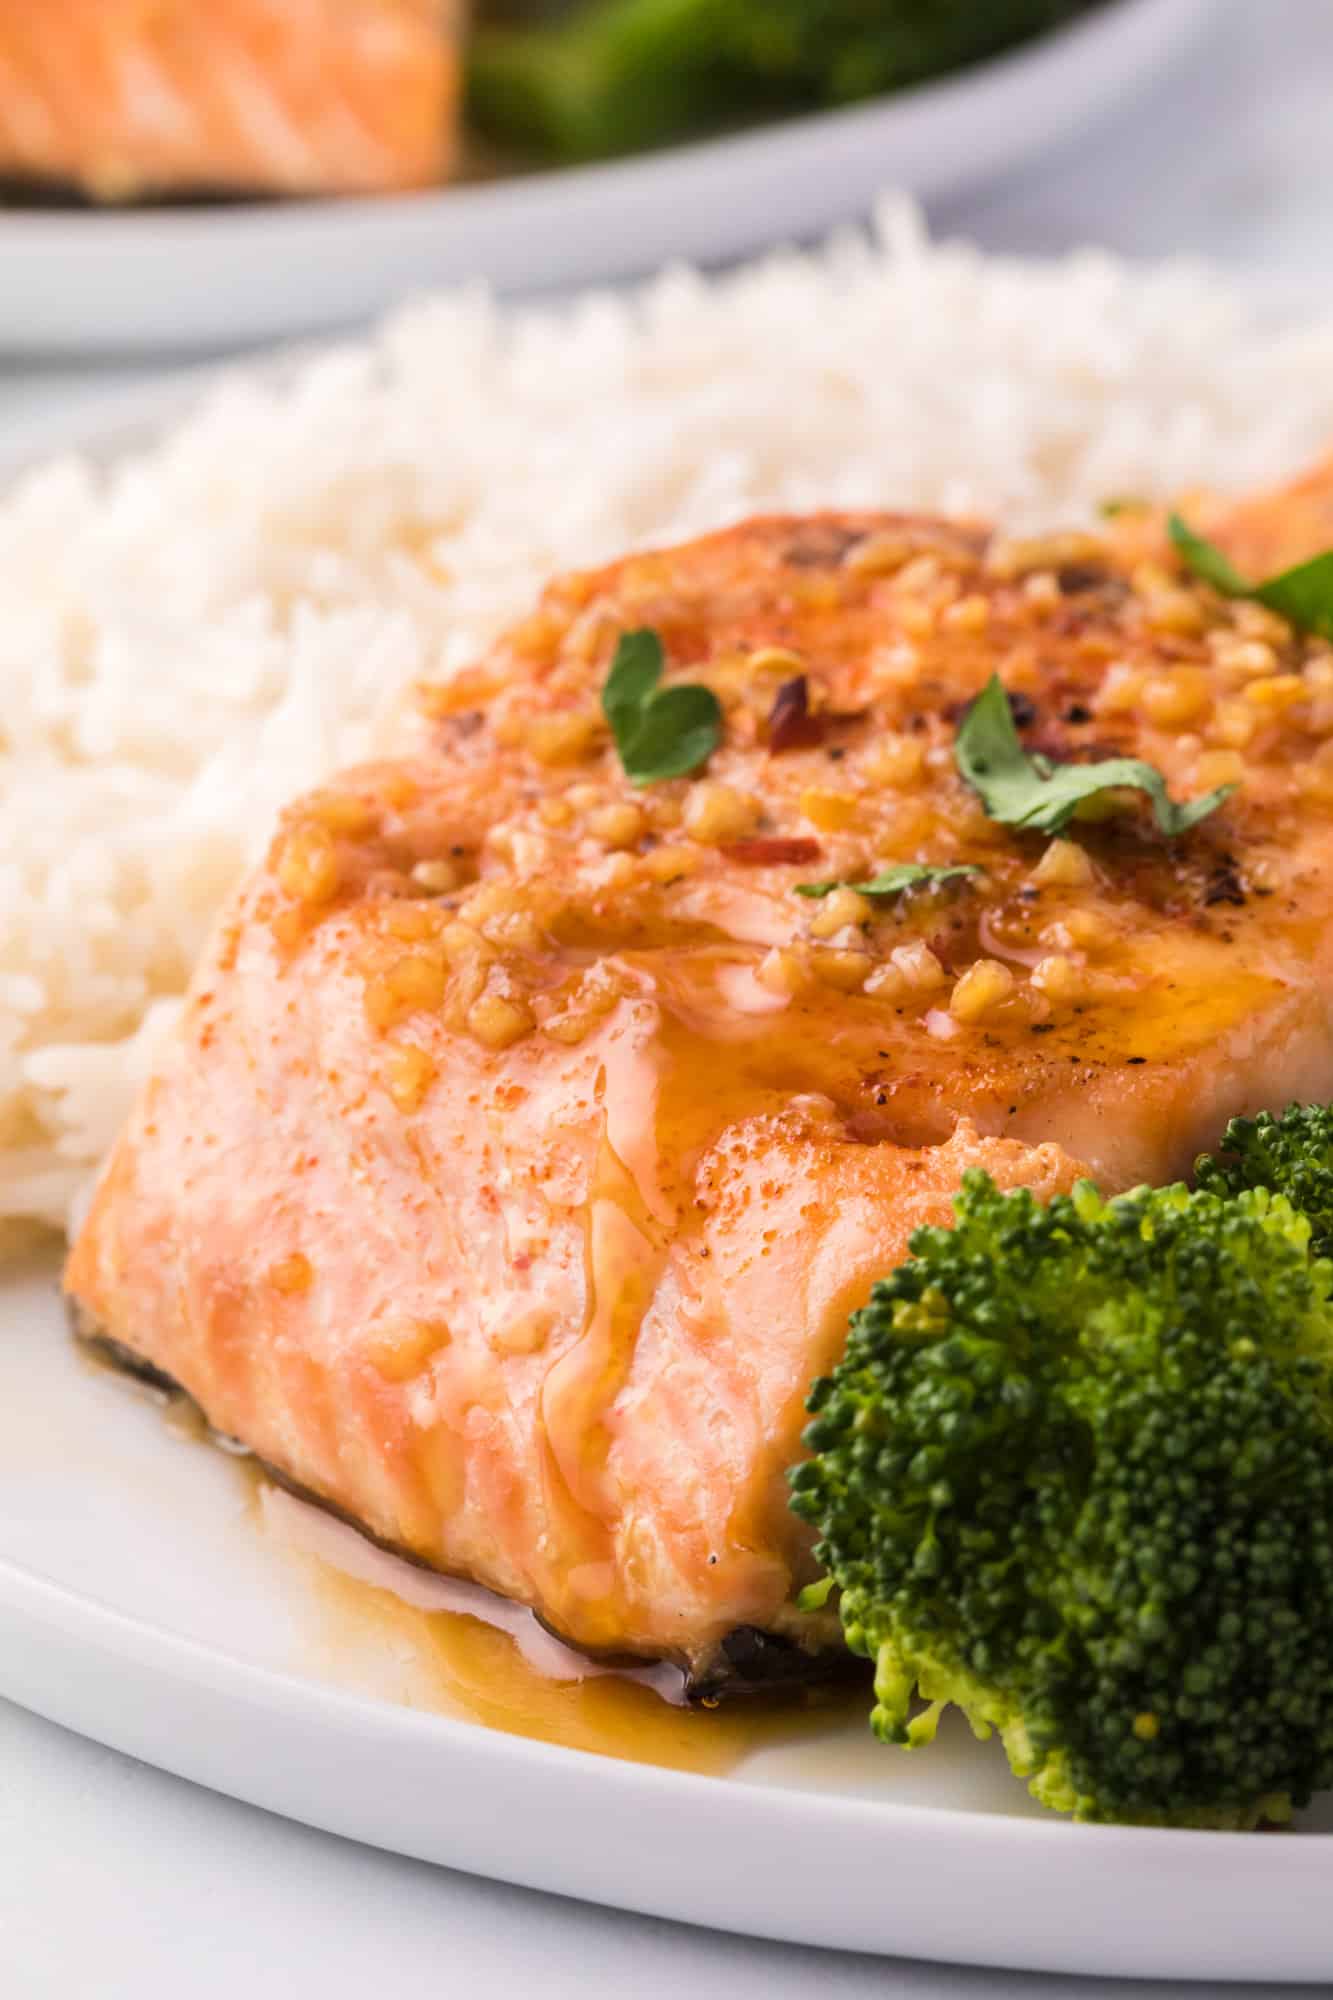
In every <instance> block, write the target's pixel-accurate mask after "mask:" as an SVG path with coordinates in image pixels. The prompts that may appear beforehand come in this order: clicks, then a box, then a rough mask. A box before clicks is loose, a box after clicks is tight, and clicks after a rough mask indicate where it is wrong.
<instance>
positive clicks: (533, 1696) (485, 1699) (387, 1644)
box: [252, 1472, 868, 1775]
mask: <svg viewBox="0 0 1333 2000" xmlns="http://www.w3.org/2000/svg"><path fill="white" fill-rule="evenodd" d="M252 1491H253V1493H254V1495H255V1503H256V1504H255V1513H256V1520H257V1524H258V1526H259V1528H260V1531H261V1532H262V1533H263V1534H264V1535H265V1537H266V1539H267V1540H269V1541H270V1542H271V1543H272V1544H274V1545H275V1546H276V1547H277V1548H278V1549H279V1550H280V1551H281V1552H282V1554H283V1556H284V1557H285V1558H286V1559H288V1560H291V1561H293V1562H295V1563H296V1564H297V1566H298V1567H299V1570H300V1573H301V1577H302V1580H303V1582H304V1584H305V1585H306V1586H307V1587H308V1590H309V1594H310V1609H311V1626H310V1633H309V1638H308V1640H307V1642H306V1643H307V1648H308V1661H307V1664H308V1666H309V1668H310V1669H311V1670H312V1671H314V1672H317V1673H319V1674H320V1676H321V1677H322V1678H328V1679H331V1680H333V1681H335V1682H336V1683H337V1684H338V1685H340V1686H343V1687H347V1688H349V1689H350V1690H351V1691H353V1692H356V1693H360V1694H369V1695H375V1696H378V1697H380V1698H381V1699H385V1700H390V1701H398V1702H403V1703H406V1704H407V1705H409V1706H411V1707H415V1708H423V1709H428V1710H430V1711H432V1712H434V1713H436V1714H439V1715H447V1716H452V1717H455V1718H457V1719H458V1720H460V1721H466V1722H475V1723H480V1724H482V1725H484V1726H485V1727H486V1728H489V1729H499V1730H503V1731H504V1732H505V1733H506V1734H508V1735H512V1736H527V1737H530V1738H534V1739H536V1740H537V1741H539V1742H543V1743H555V1744H559V1745H560V1746H561V1747H562V1748H564V1749H568V1750H585V1751H591V1752H593V1753H594V1754H596V1755H598V1756H604V1757H618V1758H621V1759H623V1760H625V1761H627V1762H630V1763H639V1764H658V1765H663V1766H666V1767H668V1768H670V1769H672V1770H678V1771H692V1772H698V1773H703V1774H707V1775H721V1774H723V1773H724V1772H727V1771H730V1770H732V1769H734V1768H735V1767H736V1766H737V1765H738V1764H739V1763H741V1762H742V1760H743V1759H744V1758H745V1757H747V1756H748V1755H750V1754H751V1753H752V1752H754V1751H756V1750H759V1749H766V1748H771V1747H774V1746H776V1745H779V1744H789V1743H798V1742H807V1741H817V1740H818V1739H819V1738H821V1737H824V1736H827V1735H831V1734H833V1733H835V1732H836V1731H838V1730H839V1729H841V1728H844V1727H845V1726H846V1724H847V1722H848V1720H849V1719H850V1718H851V1717H853V1716H856V1715H864V1712H865V1703H866V1690H865V1688H864V1687H859V1688H855V1689H849V1688H848V1687H846V1686H843V1687H840V1688H825V1689H821V1688H812V1689H804V1690H799V1691H797V1692H796V1693H795V1694H794V1695H793V1694H792V1693H791V1692H788V1693H787V1694H785V1695H784V1696H781V1697H776V1698H748V1699H747V1700H744V1701H740V1702H736V1703H733V1704H729V1705H721V1706H712V1707H696V1708H687V1707H685V1706H684V1705H683V1702H682V1700H681V1698H680V1690H681V1686H682V1680H681V1675H680V1673H679V1671H678V1670H674V1669H672V1668H669V1667H662V1668H658V1669H639V1670H637V1672H636V1671H635V1670H626V1669H617V1668H614V1667H601V1666H598V1665H597V1664H596V1663H594V1662H590V1661H587V1660H580V1659H579V1658H578V1657H577V1656H575V1655H574V1654H572V1653H570V1652H569V1651H568V1649H566V1648H563V1647H560V1646H559V1645H558V1644H557V1643H556V1642H555V1641H553V1640H551V1639H549V1638H548V1637H547V1635H546V1634H545V1633H544V1632H542V1631H541V1629H540V1628H539V1627H538V1626H537V1625H536V1623H535V1621H534V1620H532V1618H531V1614H530V1613H526V1612H522V1611H519V1610H518V1609H517V1608H516V1607H514V1606H512V1605H504V1604H501V1603H500V1602H499V1600H497V1599H495V1598H492V1597H490V1595H489V1593H488V1592H485V1591H482V1590H478V1589H477V1588H476V1587H475V1586H469V1585H459V1584H454V1583H451V1582H449V1581H447V1580H446V1579H443V1578H441V1579H434V1578H431V1577H428V1576H426V1575H425V1574H424V1573H423V1572H421V1571H418V1570H414V1569H412V1568H411V1567H410V1566H409V1565H407V1564H405V1563H403V1562H401V1561H400V1560H397V1559H395V1558H394V1557H392V1556H388V1555H386V1554H384V1552H383V1551H382V1550H378V1549H375V1548H374V1547H373V1546H372V1545H371V1544H370V1543H368V1542H366V1541H365V1540H364V1539H363V1538H362V1537H359V1536H358V1535H357V1534H356V1532H355V1530H354V1529H352V1528H349V1527H347V1526H346V1525H345V1524H343V1523H341V1522H337V1521H333V1520H331V1519H330V1518H329V1517H327V1516H323V1515H319V1514H317V1513H316V1512H315V1510H313V1509H312V1508H310V1507H308V1506H305V1505H303V1504H302V1503H301V1502H299V1501H296V1500H293V1499H292V1498H291V1497H290V1496H289V1495H287V1494H285V1493H282V1492H281V1491H280V1490H279V1489H277V1488H275V1487H273V1486H272V1485H271V1484H269V1483H268V1482H267V1481H265V1479H264V1477H263V1474H262V1473H259V1472H256V1473H255V1474H254V1478H253V1484H252ZM451 1596H453V1597H455V1598H457V1599H458V1600H460V1602H461V1603H463V1604H465V1605H466V1606H467V1608H466V1609H461V1608H456V1609H440V1608H433V1607H434V1605H435V1604H436V1603H437V1602H438V1601H439V1600H445V1601H446V1602H447V1601H448V1600H449V1598H450V1597H451ZM523 1619H527V1620H528V1622H529V1625H530V1628H531V1635H530V1636H531V1640H532V1641H535V1642H536V1643H530V1642H529V1640H528V1639H527V1638H525V1637H524V1635H523V1633H522V1631H521V1628H520V1626H519V1621H520V1620H523ZM867 1671H868V1670H867Z"/></svg>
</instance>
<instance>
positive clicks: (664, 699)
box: [602, 627, 722, 785]
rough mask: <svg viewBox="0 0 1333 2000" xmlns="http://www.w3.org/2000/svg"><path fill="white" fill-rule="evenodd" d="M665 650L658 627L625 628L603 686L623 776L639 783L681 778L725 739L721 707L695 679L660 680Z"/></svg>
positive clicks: (697, 765)
mask: <svg viewBox="0 0 1333 2000" xmlns="http://www.w3.org/2000/svg"><path fill="white" fill-rule="evenodd" d="M664 664H665V656H664V654H663V651H662V641H661V640H660V639H659V638H658V636H657V634H656V632H654V631H652V630H651V629H649V628H648V627H644V628H643V629H642V630H641V631H638V632H622V633H621V635H620V642H619V644H618V645H617V647H616V654H615V658H614V659H613V660H612V662H611V671H610V673H609V674H608V675H607V677H606V685H605V686H604V687H603V689H602V713H603V714H604V715H605V717H606V719H607V721H608V722H609V723H610V725H611V734H612V736H613V737H614V738H615V743H616V752H617V754H618V756H619V758H620V761H621V764H622V765H623V766H624V770H625V776H626V777H627V778H628V779H629V780H630V782H631V783H632V784H635V785H654V784H656V783H657V782H658V781H659V779H662V778H683V777H684V776H685V774H686V772H688V771H694V770H697V769H698V767H699V765H700V764H703V763H706V762H707V760H708V758H709V757H711V756H712V754H713V752H714V750H716V748H717V746H718V744H719V742H720V741H721V739H722V708H721V705H720V703H719V702H718V698H717V696H716V695H715V694H714V693H713V690H712V689H711V688H706V687H703V686H701V685H700V684H699V683H698V682H695V681H686V682H683V683H680V684H679V685H677V686H675V687H668V688H663V687H659V686H658V682H659V681H660V680H661V678H662V668H663V665H664Z"/></svg>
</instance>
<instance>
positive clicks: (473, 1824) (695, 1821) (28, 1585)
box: [0, 1557, 1333, 1983]
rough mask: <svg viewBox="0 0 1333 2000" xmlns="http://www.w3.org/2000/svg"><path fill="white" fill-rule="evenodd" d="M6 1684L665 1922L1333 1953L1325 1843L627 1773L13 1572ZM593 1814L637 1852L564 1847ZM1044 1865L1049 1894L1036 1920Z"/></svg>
mask: <svg viewBox="0 0 1333 2000" xmlns="http://www.w3.org/2000/svg"><path fill="white" fill-rule="evenodd" d="M0 1692H3V1693H4V1694H5V1695H7V1696H8V1697H9V1698H10V1699H12V1700H16V1701H17V1702H19V1703H20V1705H22V1706H24V1707H26V1708H29V1709H31V1710H33V1711H35V1712H36V1713H38V1714H41V1715H44V1716H46V1717H47V1718H48V1719H50V1720H51V1721H54V1722H57V1723H60V1724H62V1725H64V1726H65V1727H67V1728H72V1729H74V1730H75V1731H77V1732H79V1733H80V1734H83V1735H86V1736H89V1737H91V1738H92V1739H93V1740H94V1741H98V1742H101V1743H103V1744H108V1745H110V1746H111V1747H112V1748H114V1749H116V1750H119V1751H121V1752H124V1753H126V1754H129V1755H132V1756H135V1757H139V1758H141V1759H143V1760H145V1761H147V1762H150V1763H152V1764H153V1765H155V1766H156V1767H158V1768H160V1769H164V1770H167V1771H169V1772H172V1773H174V1774H175V1775H177V1776H179V1777H182V1778H186V1779H189V1780H192V1781H193V1782H195V1783H200V1784H203V1785H205V1786H207V1787H208V1788H209V1789H211V1790H214V1791H218V1792H221V1793H223V1794H225V1795H228V1796H230V1797H233V1798H238V1799H241V1800H244V1801H246V1802H247V1803H250V1804H252V1805H256V1806H259V1807H262V1808H264V1809H266V1810H269V1811H276V1812H278V1813H279V1814H281V1815H282V1816H284V1817H286V1818H289V1819H293V1820H295V1821H297V1822H298V1823H302V1824H306V1825H309V1826H313V1827H316V1828H320V1829H322V1830H324V1831H327V1832H331V1833H334V1834H338V1835H341V1836H343V1837H348V1838H353V1839H357V1840H360V1841H362V1842H364V1843H369V1844H371V1845H374V1846H376V1847H379V1848H381V1849H386V1850H388V1851H391V1852H397V1853H401V1854H404V1855H409V1856H413V1857H415V1858H417V1859H421V1860H426V1861H430V1862H434V1863H436V1864H440V1865H445V1866H450V1867H454V1868H461V1869H462V1870H464V1871H465V1872H469V1873H475V1874H479V1875H483V1876H486V1877H489V1878H492V1879H498V1880H503V1881H510V1882H515V1883H518V1884H520V1885H522V1886H524V1887H529V1888H533V1889H538V1890H542V1891H546V1892H548V1893H557V1894H564V1895H572V1896H575V1897H577V1898H579V1899H581V1900H584V1901H588V1902H592V1903H595V1904H601V1905H603V1906H608V1907H614V1908H623V1909H631V1910H637V1911H639V1912H642V1913H645V1914H649V1915H654V1916H658V1917H664V1918H667V1919H670V1920H673V1921H684V1922H693V1923H696V1924H704V1925H706V1926H708V1927H710V1928H716V1929H723V1930H731V1931H740V1932H742V1933H744V1934H748V1935H753V1936H761V1937H770V1938H777V1939H780V1940H785V1941H788V1942H793V1943H804V1944H815V1945H820V1946H826V1947H833V1948H844V1949H852V1950H860V1951H868V1952H872V1953H877V1954H880V1955H886V1956H892V1955H898V1956H912V1957H916V1958H922V1959H927V1960H935V1961H937V1962H938V1961H944V1962H953V1963H964V1964H973V1965H987V1966H995V1967H1010V1968H1023V1969H1028V1970H1039V1971H1046V1972H1066V1973H1083V1974H1098V1973H1100V1974H1105V1973H1108V1972H1109V1973H1118V1974H1122V1975H1130V1976H1139V1977H1162V1976H1168V1977H1170V1976H1174V1977H1193V1978H1207V1977H1214V1976H1220V1977H1225V1978H1230V1979H1239V1978H1260V1977H1262V1978H1266V1979H1276V1980H1280V1981H1282V1982H1284V1983H1285V1982H1288V1981H1298V1980H1309V1979H1319V1978H1321V1977H1325V1976H1326V1975H1327V1973H1328V1969H1329V1965H1330V1962H1333V1939H1330V1940H1325V1938H1324V1937H1323V1936H1322V1935H1319V1934H1317V1932H1318V1929H1319V1925H1318V1912H1319V1909H1320V1905H1321V1891H1323V1890H1325V1889H1326V1884H1327V1868H1328V1855H1329V1850H1330V1844H1331V1843H1333V1836H1330V1835H1327V1834H1317V1833H1316V1834H1311V1835H1305V1836H1301V1837H1299V1838H1296V1839H1293V1838H1290V1837H1288V1838H1287V1839H1285V1840H1283V1841H1281V1842H1278V1843H1274V1842H1272V1841H1266V1842H1256V1841H1254V1840H1244V1839H1237V1838H1235V1837H1234V1836H1230V1835H1227V1834H1220V1833H1213V1832H1199V1831H1187V1830H1178V1829H1168V1828H1139V1827H1117V1826H1106V1827H1103V1826H1079V1825H1071V1824H1069V1823H1068V1822H1065V1821H1063V1820H1060V1819H1057V1818H1056V1817H1054V1816H1051V1817H1050V1818H1049V1819H1035V1818H1034V1819H1027V1818H1017V1817H1013V1816H1010V1815H1008V1814H1006V1813H981V1812H978V1813H972V1812H968V1811H967V1810H965V1809H961V1810H960V1809H958V1808H954V1807H936V1806H923V1805H917V1804H905V1803H897V1802H893V1801H880V1800H870V1799H865V1798H858V1797H853V1796H849V1795H846V1794H821V1793H819V1792H815V1791H807V1790H805V1789H803V1788H800V1787H797V1786H786V1785H782V1784H780V1783H778V1784H769V1783H754V1782H747V1781H746V1780H745V1779H744V1778H743V1777H740V1778H735V1777H733V1778H730V1779H728V1778H727V1777H721V1778H719V1777H716V1776H710V1775H701V1774H696V1773H689V1772H681V1771H674V1770H669V1769H662V1768H660V1767H656V1766H651V1765H641V1764H630V1763H626V1762H624V1761H623V1760H620V1759H617V1758H614V1757H603V1756H600V1755H597V1754H595V1753H592V1752H589V1751H582V1750H575V1749H569V1748H566V1747H564V1746H561V1745H556V1744H549V1743H543V1742H535V1741H530V1740H528V1739H525V1738H521V1737H508V1736H505V1735H504V1734H503V1733H502V1732H498V1731H494V1730H490V1729H487V1728H485V1727H484V1726H481V1725H479V1724H475V1723H470V1722H467V1721H462V1720H455V1719H453V1718H451V1717H447V1716H440V1715H437V1714H432V1713H429V1712H424V1711H421V1710H416V1709H412V1708H409V1707H406V1706H399V1705H397V1704H395V1703H393V1702H390V1701H387V1700H382V1699H380V1698H378V1697H374V1696H370V1697H367V1696H363V1695H359V1694H353V1693H349V1692H348V1691H346V1690H342V1689H338V1688H333V1687H329V1686H327V1685H322V1684H321V1683H319V1682H316V1681H308V1680H306V1679H304V1678H302V1677H301V1676H299V1675H294V1674H290V1673H285V1672H282V1671H279V1670H277V1669H275V1668H272V1667H267V1666H264V1665H261V1664H259V1663H257V1662H254V1661H248V1660H245V1659H242V1658H239V1657H237V1656H236V1655H234V1654H231V1653H229V1652H226V1651H224V1650H223V1649H221V1648H219V1647H216V1646H211V1645H207V1644H204V1643H202V1642H200V1641H198V1640H195V1639H191V1638H189V1637H187V1636H186V1635H184V1634H181V1633H173V1632H171V1631H169V1630H167V1629H166V1628H163V1627H160V1626H158V1625H156V1624H153V1623H151V1622H149V1621H147V1620H143V1619H139V1618H136V1617H133V1616H131V1615H129V1614H127V1613H125V1612H123V1611H119V1610H117V1609H116V1608H114V1607H113V1606H110V1605H107V1604H104V1603H102V1602H100V1601H98V1600H97V1599H95V1598H93V1597H92V1596H91V1595H89V1594H88V1593H86V1592H82V1591H76V1590H72V1589H71V1588H69V1587H68V1586H67V1585H64V1584H61V1583H58V1582H56V1581H55V1580H54V1579H52V1578H49V1577H44V1576H42V1575H41V1574H40V1573H39V1572H36V1571H34V1570H31V1569H28V1568H26V1567H25V1566H24V1565H22V1564H20V1563H17V1562H15V1561H13V1560H12V1559H11V1558H8V1557H5V1558H2V1559H0ZM423 1778H425V1779H426V1780H427V1781H429V1780H430V1779H431V1778H434V1779H436V1780H438V1781H439V1783H438V1785H437V1788H436V1789H435V1790H433V1791H431V1792H430V1797H429V1800H427V1801H426V1803H425V1806H424V1810H423ZM427 1788H428V1787H427ZM479 1805H480V1806H481V1807H482V1808H483V1810H481V1812H480V1813H479ZM593 1823H600V1825H601V1826H602V1827H603V1828H605V1827H606V1826H607V1825H608V1824H609V1825H610V1826H611V1827H613V1828H614V1827H616V1826H622V1825H637V1827H638V1829H639V1834H638V1838H637V1840H635V1841H623V1840H612V1841H610V1842H608V1841H607V1839H606V1836H605V1833H604V1832H603V1834H602V1836H601V1838H600V1841H599V1839H598V1838H597V1837H593V1838H592V1840H591V1842H590V1843H589V1841H588V1839H587V1838H586V1837H579V1835H576V1837H571V1835H570V1829H571V1827H573V1828H575V1829H578V1830H580V1833H581V1830H582V1828H583V1827H584V1826H585V1825H588V1824H593ZM737 1855H742V1856H744V1857H746V1860H745V1865H744V1866H743V1867H742V1869H741V1870H740V1871H738V1872H736V1873H734V1874H730V1875H729V1874H728V1863H729V1864H730V1866H731V1868H732V1869H734V1868H735V1860H736V1856H737ZM1057 1857H1062V1860H1060V1859H1057ZM1302 1857H1304V1858H1302ZM1038 1869H1040V1870H1042V1871H1043V1873H1044V1875H1045V1877H1046V1879H1048V1880H1053V1881H1054V1880H1057V1879H1059V1876H1060V1874H1061V1873H1063V1876H1064V1896H1063V1901H1062V1903H1061V1905H1060V1906H1059V1907H1058V1908H1053V1909H1046V1908H1043V1910H1042V1911H1041V1913H1040V1916H1039V1917H1038V1918H1037V1920H1036V1922H1035V1923H1034V1921H1033V1919H1032V1918H1030V1917H1029V1915H1028V1911H1029V1909H1030V1908H1031V1903H1030V1897H1031V1884H1032V1880H1033V1875H1034V1872H1035V1871H1036V1870H1038ZM796 1881H799V1882H800V1883H801V1885H802V1888H803V1890H808V1891H809V1892H810V1893H809V1898H808V1900H806V1899H805V1898H804V1896H794V1895H793V1894H792V1885H793V1883H794V1882H796ZM958 1890H962V1891H963V1892H964V1894H963V1896H962V1897H961V1898H960V1896H959V1895H958V1894H957V1893H956V1892H957V1891H958ZM1323 1901H1324V1903H1325V1904H1326V1897H1324V1898H1323ZM960 1902H961V1903H963V1904H964V1905H971V1914H970V1917H969V1916H968V1915H967V1913H966V1910H964V1909H960V1907H959V1906H960ZM1127 1910H1132V1911H1133V1912H1134V1921H1133V1923H1132V1924H1131V1923H1129V1922H1127V1921H1126V1911H1127ZM1182 1912H1184V1913H1185V1918H1183V1917H1182ZM1312 1914H1313V1919H1314V1920H1313V1922H1312ZM1228 1926H1229V1927H1230V1929H1229V1933H1228V1934H1225V1935H1224V1933H1227V1932H1228ZM1275 1937H1276V1939H1277V1940H1278V1943H1277V1945H1276V1948H1275ZM1219 1952H1221V1954H1222V1956H1221V1958H1220V1959H1219V1956H1218V1954H1219ZM1209 1953H1211V1954H1212V1957H1211V1959H1209V1957H1208V1954H1209Z"/></svg>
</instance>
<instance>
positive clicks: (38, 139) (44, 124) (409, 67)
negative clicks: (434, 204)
mask: <svg viewBox="0 0 1333 2000" xmlns="http://www.w3.org/2000/svg"><path fill="white" fill-rule="evenodd" d="M457 34H458V29H457V25H456V19H455V7H454V0H0V178H11V179H18V180H32V181H51V182H58V183H62V184H68V185H71V186H75V187H78V188H81V189H82V190H83V191H84V192H85V193H87V194H89V195H91V196H92V197H93V198H94V199H96V200H99V201H126V200H132V199H135V198H137V197H140V196H143V195H152V194H164V193H179V192H189V191H196V190H203V191H208V192H232V193H236V192H270V193H281V194H348V193H358V192H361V193H368V192H377V191H380V190H383V189H390V188H412V187H419V186H423V185H425V184H426V183H428V182H431V181H436V180H439V179H440V178H441V177H442V176H443V175H444V174H445V173H446V172H447V170H448V168H449V165H450V163H451V160H452V157H453V150H454V141H455V135H456V127H457V101H458V87H459V55H458V47H457Z"/></svg>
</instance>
